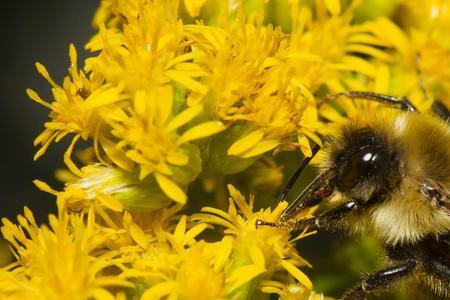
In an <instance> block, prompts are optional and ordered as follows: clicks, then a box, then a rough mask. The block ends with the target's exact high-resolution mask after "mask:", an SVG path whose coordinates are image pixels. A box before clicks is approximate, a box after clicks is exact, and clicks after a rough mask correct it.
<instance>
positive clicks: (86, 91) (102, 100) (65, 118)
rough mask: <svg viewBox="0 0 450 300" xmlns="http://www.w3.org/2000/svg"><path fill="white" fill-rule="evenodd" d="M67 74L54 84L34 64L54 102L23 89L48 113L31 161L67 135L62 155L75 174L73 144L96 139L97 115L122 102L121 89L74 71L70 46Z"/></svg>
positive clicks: (98, 121)
mask: <svg viewBox="0 0 450 300" xmlns="http://www.w3.org/2000/svg"><path fill="white" fill-rule="evenodd" d="M69 54H70V62H71V64H70V68H69V74H70V76H67V77H66V78H65V79H64V82H63V85H62V86H59V85H57V84H56V83H55V82H54V81H53V79H52V78H51V77H50V75H49V74H48V72H47V70H46V69H45V67H44V66H43V65H41V64H39V63H37V64H36V66H37V69H38V71H39V73H40V74H41V75H42V76H43V77H44V78H45V79H47V81H48V82H49V83H50V84H51V85H52V93H53V97H54V101H53V102H52V103H48V102H46V101H44V100H42V99H41V98H40V97H39V96H38V94H37V93H36V92H34V91H33V90H31V89H28V90H27V93H28V96H29V97H30V98H31V99H32V100H34V101H36V102H37V103H39V104H42V105H44V106H45V107H47V108H49V109H50V110H51V112H50V118H51V121H49V122H47V123H45V130H44V131H43V132H42V133H41V134H40V135H39V136H38V137H37V138H36V139H35V140H34V144H35V145H38V144H40V145H41V149H40V150H39V151H38V152H37V153H36V155H35V157H34V159H37V158H39V157H40V156H41V155H42V154H44V153H45V151H46V150H47V148H48V146H49V145H50V144H51V143H52V142H59V141H60V140H61V139H62V138H64V137H65V136H66V135H67V134H70V133H74V134H75V136H74V138H73V139H72V143H71V145H70V147H69V148H68V150H67V152H66V153H65V155H64V160H65V162H66V164H67V165H68V167H69V168H70V169H71V170H72V171H74V172H75V173H77V172H78V169H77V168H76V166H75V165H74V164H73V162H72V161H71V159H70V155H71V153H72V149H73V147H74V144H75V143H76V142H77V141H78V139H79V138H80V137H81V138H83V139H85V140H86V139H87V138H94V139H97V138H98V126H99V125H100V115H99V114H100V112H99V110H101V109H102V107H103V106H105V105H108V104H111V103H114V102H118V101H121V100H123V99H124V96H123V94H122V91H121V88H119V87H113V86H111V85H109V84H103V85H102V80H101V79H99V78H97V77H96V76H91V77H87V75H86V74H85V73H84V72H83V71H81V70H78V67H77V53H76V50H75V47H74V46H73V45H70V48H69Z"/></svg>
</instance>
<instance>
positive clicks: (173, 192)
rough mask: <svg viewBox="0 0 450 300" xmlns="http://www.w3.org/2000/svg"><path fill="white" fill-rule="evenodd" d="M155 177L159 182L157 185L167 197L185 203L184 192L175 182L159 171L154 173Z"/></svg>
mask: <svg viewBox="0 0 450 300" xmlns="http://www.w3.org/2000/svg"><path fill="white" fill-rule="evenodd" d="M155 178H156V181H157V182H158V184H159V187H160V188H161V190H162V191H163V192H164V193H165V194H166V195H167V197H169V198H170V199H172V200H173V201H176V202H178V203H181V204H185V203H186V199H187V197H186V194H185V193H184V192H183V190H182V189H181V188H180V187H179V186H178V185H177V184H176V183H175V182H173V181H172V180H170V179H169V178H167V177H166V176H164V175H162V174H161V173H155Z"/></svg>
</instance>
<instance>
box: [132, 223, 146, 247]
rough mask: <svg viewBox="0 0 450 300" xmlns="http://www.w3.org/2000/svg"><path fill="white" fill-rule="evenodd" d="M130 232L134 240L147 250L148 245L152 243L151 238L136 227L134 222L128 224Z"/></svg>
mask: <svg viewBox="0 0 450 300" xmlns="http://www.w3.org/2000/svg"><path fill="white" fill-rule="evenodd" d="M128 232H129V234H130V236H131V237H132V238H133V240H134V241H135V242H136V243H137V244H138V245H139V246H141V247H142V248H144V249H147V246H148V244H149V243H150V240H149V238H148V237H147V236H146V235H145V232H144V231H143V230H142V229H141V227H139V226H138V225H136V224H135V223H134V222H131V223H130V224H128Z"/></svg>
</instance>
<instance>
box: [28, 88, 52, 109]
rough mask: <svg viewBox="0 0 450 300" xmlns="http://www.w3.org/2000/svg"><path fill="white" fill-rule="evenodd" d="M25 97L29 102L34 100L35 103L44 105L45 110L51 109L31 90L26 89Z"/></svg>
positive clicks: (48, 104) (50, 106) (49, 105)
mask: <svg viewBox="0 0 450 300" xmlns="http://www.w3.org/2000/svg"><path fill="white" fill-rule="evenodd" d="M27 95H28V97H29V98H30V99H31V100H34V101H36V102H37V103H39V104H41V105H44V106H45V107H47V108H50V109H53V107H52V105H51V104H50V103H47V102H45V101H44V100H42V99H41V97H39V95H38V94H37V93H36V92H35V91H33V90H32V89H27Z"/></svg>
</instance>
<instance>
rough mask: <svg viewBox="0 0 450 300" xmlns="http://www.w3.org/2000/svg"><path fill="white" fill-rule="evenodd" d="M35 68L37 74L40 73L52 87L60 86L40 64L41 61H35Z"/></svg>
mask: <svg viewBox="0 0 450 300" xmlns="http://www.w3.org/2000/svg"><path fill="white" fill-rule="evenodd" d="M36 69H37V70H38V72H39V74H41V75H42V77H44V78H45V79H46V80H47V81H48V82H49V83H50V84H51V85H52V86H53V87H54V88H60V87H59V86H58V85H57V84H56V83H55V82H54V81H53V79H52V78H51V77H50V74H48V71H47V69H46V68H45V67H44V65H42V64H41V63H38V62H37V63H36Z"/></svg>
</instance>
